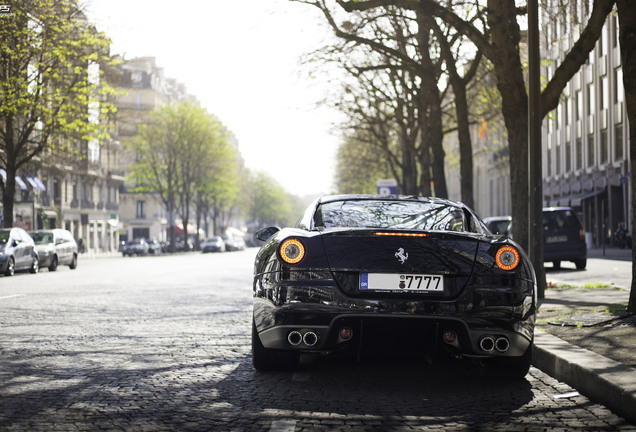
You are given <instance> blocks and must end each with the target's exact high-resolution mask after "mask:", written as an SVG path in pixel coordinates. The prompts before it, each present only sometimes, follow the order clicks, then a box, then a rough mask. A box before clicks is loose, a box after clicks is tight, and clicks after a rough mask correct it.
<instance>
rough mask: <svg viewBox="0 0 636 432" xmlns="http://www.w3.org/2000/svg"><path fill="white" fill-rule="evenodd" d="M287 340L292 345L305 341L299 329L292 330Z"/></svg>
mask: <svg viewBox="0 0 636 432" xmlns="http://www.w3.org/2000/svg"><path fill="white" fill-rule="evenodd" d="M287 341H288V342H289V343H290V344H291V345H293V346H296V345H298V344H300V343H301V342H302V341H303V335H301V334H300V332H299V331H297V330H294V331H291V332H289V334H288V335H287Z"/></svg>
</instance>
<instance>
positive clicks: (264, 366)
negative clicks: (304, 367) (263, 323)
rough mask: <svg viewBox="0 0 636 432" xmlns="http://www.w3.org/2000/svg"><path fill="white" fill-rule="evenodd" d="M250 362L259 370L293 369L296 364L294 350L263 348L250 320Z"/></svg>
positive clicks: (296, 357)
mask: <svg viewBox="0 0 636 432" xmlns="http://www.w3.org/2000/svg"><path fill="white" fill-rule="evenodd" d="M252 364H253V365H254V369H256V370H259V371H284V370H293V369H295V368H296V365H297V364H298V355H297V354H296V353H295V352H289V351H280V350H273V349H269V348H265V347H264V346H263V343H262V342H261V339H260V337H259V336H258V331H257V330H256V324H254V321H252Z"/></svg>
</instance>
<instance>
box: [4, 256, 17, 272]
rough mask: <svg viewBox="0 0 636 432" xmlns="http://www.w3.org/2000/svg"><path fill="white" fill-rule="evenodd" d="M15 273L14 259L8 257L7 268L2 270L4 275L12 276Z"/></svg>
mask: <svg viewBox="0 0 636 432" xmlns="http://www.w3.org/2000/svg"><path fill="white" fill-rule="evenodd" d="M14 274H15V261H14V260H13V257H9V261H8V262H7V269H6V270H5V271H4V275H5V276H13V275H14Z"/></svg>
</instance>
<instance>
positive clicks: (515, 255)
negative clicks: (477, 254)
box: [495, 246, 521, 270]
mask: <svg viewBox="0 0 636 432" xmlns="http://www.w3.org/2000/svg"><path fill="white" fill-rule="evenodd" d="M520 260H521V257H520V256H519V252H518V251H517V249H515V248H514V247H512V246H503V247H501V248H499V250H498V251H497V255H495V262H496V263H497V266H498V267H499V268H500V269H502V270H512V269H514V268H515V267H517V265H518V264H519V261H520Z"/></svg>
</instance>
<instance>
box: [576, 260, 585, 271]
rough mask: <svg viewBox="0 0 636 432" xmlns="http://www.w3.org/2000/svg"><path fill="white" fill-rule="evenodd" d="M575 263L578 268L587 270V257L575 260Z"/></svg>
mask: <svg viewBox="0 0 636 432" xmlns="http://www.w3.org/2000/svg"><path fill="white" fill-rule="evenodd" d="M574 265H575V266H576V269H577V270H585V267H586V266H587V258H583V259H578V260H574Z"/></svg>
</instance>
